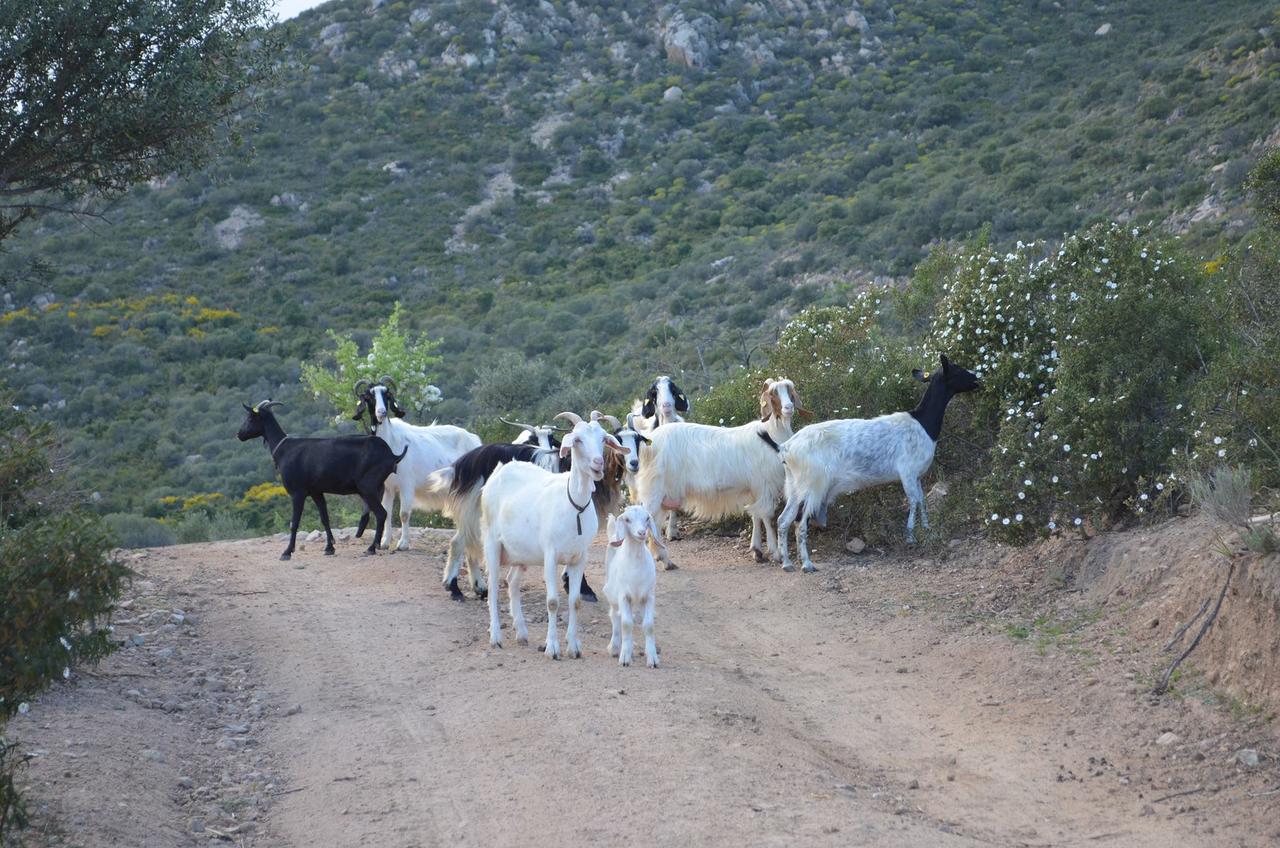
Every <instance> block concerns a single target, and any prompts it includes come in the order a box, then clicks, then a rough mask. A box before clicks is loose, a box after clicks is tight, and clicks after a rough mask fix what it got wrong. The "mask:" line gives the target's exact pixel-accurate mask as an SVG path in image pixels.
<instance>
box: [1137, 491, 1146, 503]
mask: <svg viewBox="0 0 1280 848" xmlns="http://www.w3.org/2000/svg"><path fill="white" fill-rule="evenodd" d="M1146 499H1147V493H1146V492H1143V493H1142V494H1141V495H1139V496H1138V500H1140V501H1145V500H1146Z"/></svg>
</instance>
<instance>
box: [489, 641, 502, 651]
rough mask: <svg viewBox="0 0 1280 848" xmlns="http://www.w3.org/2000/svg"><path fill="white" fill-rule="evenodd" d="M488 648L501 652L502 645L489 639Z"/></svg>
mask: <svg viewBox="0 0 1280 848" xmlns="http://www.w3.org/2000/svg"><path fill="white" fill-rule="evenodd" d="M489 647H491V648H497V649H498V650H499V651H501V650H502V643H501V642H495V641H493V640H492V639H490V640H489Z"/></svg>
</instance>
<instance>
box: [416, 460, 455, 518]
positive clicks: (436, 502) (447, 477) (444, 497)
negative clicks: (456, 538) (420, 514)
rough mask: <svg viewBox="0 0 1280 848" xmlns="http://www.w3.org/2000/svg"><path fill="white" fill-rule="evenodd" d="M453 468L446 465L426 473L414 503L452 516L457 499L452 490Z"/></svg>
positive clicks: (419, 506)
mask: <svg viewBox="0 0 1280 848" xmlns="http://www.w3.org/2000/svg"><path fill="white" fill-rule="evenodd" d="M454 470H455V469H454V467H453V466H452V465H446V466H445V467H444V468H439V469H436V470H435V471H432V472H431V473H430V474H428V475H427V479H426V480H424V481H423V483H422V485H421V486H419V487H418V491H417V493H416V495H415V497H414V502H415V503H414V505H415V506H417V507H418V508H420V509H426V510H430V511H431V512H439V513H443V514H444V515H446V516H448V517H450V518H452V517H453V516H454V512H455V510H454V506H455V504H456V503H457V501H458V496H457V493H456V492H454V491H453V477H454Z"/></svg>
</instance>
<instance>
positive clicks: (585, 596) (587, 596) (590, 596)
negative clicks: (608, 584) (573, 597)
mask: <svg viewBox="0 0 1280 848" xmlns="http://www.w3.org/2000/svg"><path fill="white" fill-rule="evenodd" d="M578 597H579V598H580V599H581V600H583V601H586V602H587V603H589V604H594V603H597V602H598V601H599V600H600V599H599V598H597V597H596V593H595V592H583V593H582V594H581V595H579V596H578Z"/></svg>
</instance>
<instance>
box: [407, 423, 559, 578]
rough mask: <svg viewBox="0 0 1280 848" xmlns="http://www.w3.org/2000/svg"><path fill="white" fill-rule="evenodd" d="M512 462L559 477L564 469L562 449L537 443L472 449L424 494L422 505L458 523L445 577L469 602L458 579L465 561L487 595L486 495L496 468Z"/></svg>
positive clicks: (436, 475) (434, 476)
mask: <svg viewBox="0 0 1280 848" xmlns="http://www.w3.org/2000/svg"><path fill="white" fill-rule="evenodd" d="M508 462H531V463H533V464H534V465H537V466H539V467H541V468H545V469H546V470H547V471H550V472H552V473H558V472H559V471H560V468H561V459H560V455H559V453H557V452H556V451H550V450H542V449H541V448H538V447H536V446H534V445H531V444H522V445H514V444H512V445H507V444H494V445H484V446H483V447H479V448H475V449H474V450H470V451H467V452H466V453H465V454H463V455H462V456H461V457H459V458H458V459H457V460H456V461H455V462H454V463H453V464H452V465H446V466H445V467H444V468H441V469H440V470H438V471H434V472H432V473H431V474H430V475H429V476H428V477H427V482H426V485H425V486H424V487H423V489H421V490H420V491H419V496H418V505H419V506H421V507H423V508H424V509H429V510H432V511H433V512H439V513H441V514H443V515H444V516H445V517H446V518H449V519H452V520H453V526H454V527H455V528H457V529H456V530H454V533H453V539H452V540H450V542H449V555H448V558H447V559H446V561H445V567H444V576H443V577H442V579H441V582H442V584H443V585H444V587H445V588H446V589H447V590H449V594H450V595H451V596H452V597H453V598H454V600H459V601H460V600H462V599H463V595H462V592H461V590H460V589H459V588H458V576H459V574H460V573H461V572H462V564H463V562H464V561H465V562H466V564H467V573H468V576H469V577H470V579H471V588H472V591H474V592H475V594H476V596H477V597H481V598H482V597H484V594H485V589H484V586H483V584H481V582H480V568H479V564H480V563H481V562H482V561H483V559H484V552H483V549H482V548H481V545H480V491H481V489H482V488H483V487H484V484H485V482H486V481H487V480H488V479H489V476H490V475H491V474H493V472H494V470H495V469H496V468H497V467H498V466H500V465H503V464H505V463H508Z"/></svg>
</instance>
